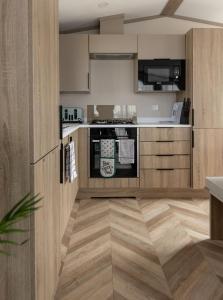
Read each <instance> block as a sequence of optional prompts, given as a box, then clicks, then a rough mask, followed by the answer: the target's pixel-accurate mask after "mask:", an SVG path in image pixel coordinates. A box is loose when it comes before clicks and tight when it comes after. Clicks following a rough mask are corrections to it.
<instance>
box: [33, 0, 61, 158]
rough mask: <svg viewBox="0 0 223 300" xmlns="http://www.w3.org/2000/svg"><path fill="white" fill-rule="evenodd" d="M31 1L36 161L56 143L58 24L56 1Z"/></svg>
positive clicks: (57, 123) (57, 139)
mask: <svg viewBox="0 0 223 300" xmlns="http://www.w3.org/2000/svg"><path fill="white" fill-rule="evenodd" d="M31 2H32V22H31V23H30V24H31V26H32V28H31V29H30V33H31V36H30V38H31V40H30V44H31V45H30V47H31V49H32V52H31V66H30V67H31V74H30V78H32V82H33V85H32V87H31V91H32V98H31V99H32V100H31V103H30V112H31V122H30V126H31V128H30V131H31V134H30V139H31V141H30V142H31V143H30V145H31V162H32V163H35V162H36V161H38V160H39V159H40V158H42V157H43V156H44V155H46V154H47V153H48V152H49V151H51V150H52V149H53V148H55V147H56V146H57V145H58V144H59V40H58V32H59V26H58V3H57V1H50V0H47V1H46V0H32V1H31ZM27 55H28V54H27ZM27 118H28V116H27Z"/></svg>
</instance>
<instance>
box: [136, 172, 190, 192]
mask: <svg viewBox="0 0 223 300" xmlns="http://www.w3.org/2000/svg"><path fill="white" fill-rule="evenodd" d="M189 187H190V169H172V170H165V169H163V170H156V169H154V170H152V169H150V170H149V169H142V170H140V188H189Z"/></svg>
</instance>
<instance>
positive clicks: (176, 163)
mask: <svg viewBox="0 0 223 300" xmlns="http://www.w3.org/2000/svg"><path fill="white" fill-rule="evenodd" d="M140 168H141V169H190V155H162V156H158V155H157V156H153V155H149V156H140Z"/></svg>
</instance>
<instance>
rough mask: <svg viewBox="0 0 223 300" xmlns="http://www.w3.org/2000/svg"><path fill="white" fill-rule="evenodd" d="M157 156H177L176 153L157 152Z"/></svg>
mask: <svg viewBox="0 0 223 300" xmlns="http://www.w3.org/2000/svg"><path fill="white" fill-rule="evenodd" d="M156 156H175V154H156Z"/></svg>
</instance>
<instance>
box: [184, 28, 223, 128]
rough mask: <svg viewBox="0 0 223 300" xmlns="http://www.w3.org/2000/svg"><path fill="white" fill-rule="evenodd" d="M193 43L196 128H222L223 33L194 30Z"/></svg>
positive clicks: (212, 30)
mask: <svg viewBox="0 0 223 300" xmlns="http://www.w3.org/2000/svg"><path fill="white" fill-rule="evenodd" d="M190 40H191V41H192V43H193V64H192V66H193V108H194V127H195V128H223V117H222V112H223V101H222V94H223V63H222V61H223V51H222V49H223V30H222V29H193V38H192V39H190ZM188 47H190V44H189V45H188Z"/></svg>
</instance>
